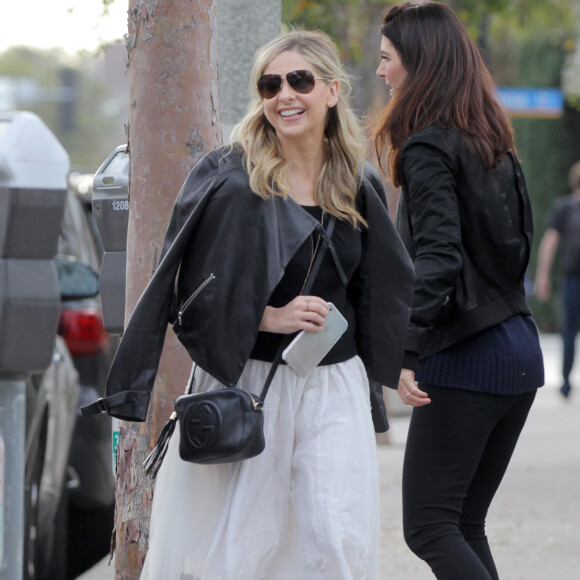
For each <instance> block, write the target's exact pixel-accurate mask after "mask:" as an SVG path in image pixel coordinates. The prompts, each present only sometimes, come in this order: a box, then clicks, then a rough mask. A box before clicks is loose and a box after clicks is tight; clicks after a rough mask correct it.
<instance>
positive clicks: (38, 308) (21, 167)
mask: <svg viewBox="0 0 580 580" xmlns="http://www.w3.org/2000/svg"><path fill="white" fill-rule="evenodd" d="M69 169H70V161H69V157H68V154H67V153H66V151H65V150H64V149H63V147H62V145H61V144H60V143H59V142H58V140H57V139H56V137H55V136H54V135H53V134H52V132H51V131H50V130H49V129H48V127H47V126H46V125H45V124H44V123H43V122H42V121H41V119H40V118H39V117H38V116H36V115H34V114H33V113H28V112H24V111H16V112H5V113H0V448H1V449H3V453H1V454H0V474H3V478H4V481H3V484H4V485H3V486H2V489H1V490H0V493H1V494H2V497H0V505H2V506H3V509H2V510H0V574H1V575H2V577H3V578H14V579H17V578H21V577H22V552H23V511H24V503H23V502H24V433H25V425H24V423H25V385H26V383H25V379H26V375H27V374H29V373H31V372H35V371H43V370H45V369H46V368H47V367H48V366H49V364H50V362H51V359H52V353H53V348H54V341H55V337H56V331H57V324H58V314H59V310H60V289H59V284H58V274H57V270H56V266H55V264H54V262H53V258H54V255H55V254H56V252H57V247H58V246H57V244H58V236H59V234H60V227H61V221H62V216H63V213H64V207H65V199H66V190H67V175H68V173H69Z"/></svg>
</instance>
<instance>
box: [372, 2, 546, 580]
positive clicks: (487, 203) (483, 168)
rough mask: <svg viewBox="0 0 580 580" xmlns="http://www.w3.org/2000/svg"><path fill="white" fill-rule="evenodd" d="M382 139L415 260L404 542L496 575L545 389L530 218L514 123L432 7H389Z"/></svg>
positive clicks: (426, 555) (442, 561)
mask: <svg viewBox="0 0 580 580" xmlns="http://www.w3.org/2000/svg"><path fill="white" fill-rule="evenodd" d="M381 32H382V41H381V46H380V56H381V64H380V66H379V68H378V70H377V75H378V76H379V77H382V78H384V79H385V81H386V83H387V85H390V87H391V94H392V99H391V100H390V102H389V103H388V105H387V106H386V108H385V109H384V111H383V112H382V114H381V115H380V118H379V119H378V123H377V126H376V131H375V135H374V137H375V144H376V147H377V150H378V151H379V152H381V151H383V148H384V146H385V145H387V144H388V153H387V157H386V162H387V165H388V169H389V172H390V175H391V177H392V180H393V182H394V184H395V185H397V186H401V188H402V193H401V198H400V201H399V207H398V215H397V227H398V230H399V233H400V234H401V235H402V237H403V241H404V242H405V245H406V246H407V249H408V251H409V253H410V255H411V258H412V259H413V261H414V265H415V275H416V281H415V291H414V300H413V309H412V313H411V323H410V329H409V333H408V336H407V341H406V354H405V361H404V370H403V371H402V372H401V377H400V381H399V387H398V393H399V396H400V397H401V399H402V400H403V402H404V403H406V404H407V405H412V406H413V407H414V409H413V414H412V418H411V424H410V429H409V434H408V440H407V446H406V451H405V462H404V469H403V519H404V533H405V539H406V541H407V544H408V545H409V547H410V548H411V550H413V552H415V554H417V555H418V556H419V557H420V558H422V559H423V560H425V561H426V562H427V563H428V564H429V565H430V566H431V568H432V570H433V573H434V574H435V576H436V577H437V578H439V579H443V580H489V579H490V578H492V579H497V578H498V572H497V570H496V566H495V564H494V560H493V557H492V554H491V551H490V547H489V543H488V540H487V537H486V534H485V519H486V515H487V511H488V508H489V506H490V503H491V501H492V498H493V496H494V494H495V492H496V491H497V489H498V486H499V484H500V482H501V480H502V477H503V476H504V473H505V471H506V469H507V467H508V463H509V461H510V458H511V456H512V453H513V451H514V448H515V445H516V442H517V440H518V437H519V435H520V432H521V430H522V427H523V426H524V423H525V421H526V417H527V415H528V411H529V410H530V407H531V405H532V402H533V400H534V397H535V394H536V389H537V388H538V387H540V386H541V385H542V384H543V382H544V373H543V360H542V353H541V350H540V345H539V340H538V333H537V329H536V325H535V324H534V321H533V319H532V317H531V315H530V311H529V309H528V306H527V304H526V297H525V294H524V274H525V272H526V268H527V266H528V261H529V257H530V249H531V246H532V216H531V210H530V201H529V198H528V193H527V191H526V183H525V180H524V175H523V173H522V169H521V167H520V164H519V162H518V159H517V157H516V153H515V151H514V143H513V135H512V129H511V127H510V124H509V122H508V120H507V118H506V116H505V114H504V112H503V111H502V109H501V107H500V106H499V105H498V103H497V102H496V100H495V99H494V85H493V82H492V79H491V76H490V74H489V72H488V70H487V69H486V66H485V64H484V62H483V60H482V58H481V56H480V54H479V52H478V49H477V47H476V46H475V44H474V43H473V41H472V40H471V38H470V37H469V35H468V33H467V31H466V29H465V28H464V26H463V24H462V23H461V21H460V20H459V19H458V17H457V16H456V15H455V14H454V13H453V11H452V10H451V9H450V8H448V7H446V6H444V5H443V4H440V3H436V2H421V3H419V2H404V3H402V4H399V5H396V6H393V7H392V8H391V9H390V10H388V12H387V13H386V15H385V17H384V20H383V24H382V28H381Z"/></svg>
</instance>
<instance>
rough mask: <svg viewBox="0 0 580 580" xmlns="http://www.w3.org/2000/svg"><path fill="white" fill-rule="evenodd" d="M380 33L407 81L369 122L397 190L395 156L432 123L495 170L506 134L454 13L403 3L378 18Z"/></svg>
mask: <svg viewBox="0 0 580 580" xmlns="http://www.w3.org/2000/svg"><path fill="white" fill-rule="evenodd" d="M381 33H382V34H383V35H384V36H386V37H387V38H388V39H389V41H390V42H391V44H392V45H393V47H394V48H395V50H396V51H397V54H398V55H399V58H400V59H401V63H402V64H403V66H404V67H405V70H406V72H407V75H406V77H405V80H404V81H403V83H402V85H401V87H400V88H399V89H397V91H396V92H394V94H393V98H392V99H391V100H390V102H389V103H388V104H387V105H386V106H385V108H384V109H383V110H382V111H381V113H379V115H378V117H377V118H376V119H375V122H374V123H373V134H372V138H373V140H374V144H375V149H376V152H377V155H378V157H379V159H381V156H382V153H383V150H384V148H385V145H386V144H387V143H388V145H389V151H388V153H387V165H388V169H389V171H390V174H391V177H392V179H393V183H394V184H395V185H397V186H399V185H401V176H400V173H399V171H400V170H399V158H400V153H401V148H402V147H403V145H404V143H405V141H406V140H407V139H408V138H409V137H410V136H411V135H413V134H414V133H416V132H417V131H419V130H421V129H424V128H425V127H428V126H430V125H433V124H439V125H442V126H443V127H454V128H456V129H457V130H458V131H459V132H460V133H461V135H462V136H463V138H464V140H465V142H466V144H467V146H468V147H469V149H470V150H471V151H472V153H473V154H474V155H476V156H477V157H479V158H480V159H481V160H482V162H483V164H484V165H485V166H486V167H487V168H488V169H491V168H492V167H495V166H496V165H497V164H498V163H499V161H500V159H501V158H502V157H503V156H504V155H505V153H506V151H508V150H510V149H513V147H514V145H513V131H512V127H511V125H510V122H509V121H508V119H507V117H506V115H505V113H504V112H503V110H502V108H501V107H500V105H499V104H498V103H497V101H496V100H495V98H494V92H495V85H494V83H493V80H492V78H491V74H490V73H489V70H488V69H487V67H486V65H485V63H484V62H483V58H482V57H481V54H480V52H479V50H478V48H477V46H476V45H475V43H474V42H473V40H472V39H471V37H470V36H469V34H468V32H467V30H466V29H465V27H464V26H463V24H462V22H461V21H460V20H459V18H458V17H457V16H456V14H455V13H454V12H453V10H451V9H450V8H448V7H447V6H445V5H443V4H440V3H439V2H427V3H425V2H421V3H419V2H404V3H402V4H398V5H396V6H393V7H392V8H391V9H390V10H388V11H387V13H386V14H385V16H384V18H383V24H382V26H381Z"/></svg>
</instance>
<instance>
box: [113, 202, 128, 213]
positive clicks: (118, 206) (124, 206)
mask: <svg viewBox="0 0 580 580" xmlns="http://www.w3.org/2000/svg"><path fill="white" fill-rule="evenodd" d="M111 203H112V204H113V211H129V200H125V201H113V202H111Z"/></svg>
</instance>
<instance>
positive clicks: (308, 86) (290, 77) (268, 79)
mask: <svg viewBox="0 0 580 580" xmlns="http://www.w3.org/2000/svg"><path fill="white" fill-rule="evenodd" d="M283 78H284V77H283V76H282V75H262V76H261V77H260V78H259V80H258V92H259V93H260V96H261V97H262V98H263V99H271V98H273V97H275V96H276V95H277V94H278V93H279V92H280V91H281V90H282V79H283ZM286 80H287V81H288V84H289V85H290V86H291V87H292V89H294V90H295V91H296V92H297V93H300V94H302V95H307V94H308V93H309V92H311V91H312V89H313V88H314V85H315V84H316V81H323V80H324V79H319V78H316V77H315V76H314V75H313V74H312V73H311V72H310V71H309V70H293V71H292V72H289V73H286Z"/></svg>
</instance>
